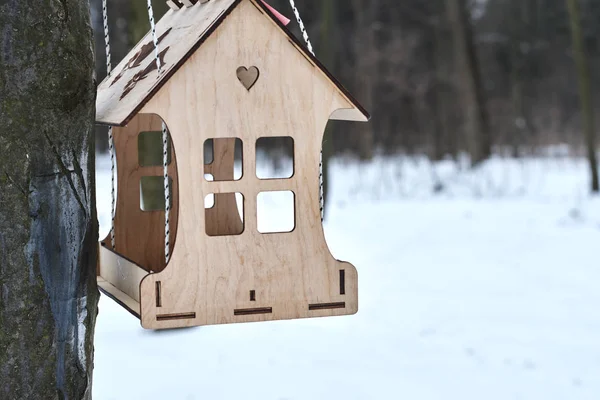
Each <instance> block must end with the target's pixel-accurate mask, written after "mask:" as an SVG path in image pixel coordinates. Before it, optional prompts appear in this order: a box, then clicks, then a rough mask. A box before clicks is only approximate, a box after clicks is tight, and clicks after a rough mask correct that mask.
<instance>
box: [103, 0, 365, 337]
mask: <svg viewBox="0 0 600 400" xmlns="http://www.w3.org/2000/svg"><path fill="white" fill-rule="evenodd" d="M169 3H170V4H169V5H170V6H171V8H172V9H171V10H169V12H168V13H167V14H166V15H165V16H164V17H163V18H162V19H161V20H160V21H159V23H158V24H157V25H156V30H157V37H158V44H159V47H158V48H159V50H160V60H161V63H162V68H161V73H160V74H159V73H158V71H157V66H156V62H155V59H154V54H153V52H154V46H153V42H152V38H151V36H150V34H148V35H147V36H146V37H145V38H144V39H143V40H142V41H141V42H140V43H138V44H137V45H136V46H135V48H134V49H133V50H132V51H131V52H130V53H129V55H127V56H126V57H125V59H124V60H123V61H122V62H121V63H120V64H119V65H118V66H117V67H116V68H115V69H114V70H113V72H112V74H111V75H110V76H109V77H107V79H105V80H104V81H103V82H102V84H101V85H100V86H99V88H98V97H97V114H96V120H97V123H99V124H105V125H111V126H113V127H114V128H113V135H114V150H115V153H116V164H117V182H118V191H117V201H116V209H115V215H114V235H115V247H114V248H113V247H112V244H111V238H110V235H109V237H107V238H106V239H105V240H103V241H102V242H101V243H100V261H99V265H98V284H99V287H100V289H101V290H102V292H103V293H105V294H106V295H108V296H109V297H111V298H112V299H114V300H115V301H117V302H118V303H119V304H121V305H122V306H123V307H125V308H126V309H127V310H129V311H130V312H131V313H132V314H134V315H135V316H136V317H138V318H140V320H141V324H142V326H143V327H144V328H148V329H165V328H176V327H189V326H199V325H211V324H226V323H237V322H253V321H267V320H282V319H295V318H309V317H323V316H338V315H349V314H354V313H356V312H357V311H358V278H357V272H356V269H355V268H354V266H352V265H351V264H349V263H347V262H341V261H338V260H336V259H334V258H333V256H332V255H331V254H330V252H329V250H328V248H327V245H326V242H325V237H324V233H323V227H322V224H321V216H320V207H319V190H320V187H319V154H320V150H321V145H322V139H323V133H324V131H325V126H326V124H327V122H328V120H330V119H335V120H350V121H368V120H369V115H368V113H367V112H366V111H365V110H364V108H362V107H361V106H360V104H359V103H358V102H357V101H356V100H354V99H353V97H352V96H351V95H350V94H349V93H348V92H347V91H346V90H345V89H344V88H343V87H342V86H341V85H340V84H339V83H338V82H337V81H336V80H335V78H334V77H333V76H332V75H331V74H330V73H329V72H328V71H327V70H326V69H325V68H324V67H323V65H322V64H321V63H320V62H319V61H318V60H317V59H316V58H315V57H314V56H313V55H312V54H311V53H310V52H309V51H308V50H307V49H306V48H305V46H304V45H303V44H301V43H300V42H299V41H298V40H297V39H296V38H295V37H294V36H293V35H292V34H291V33H290V32H289V31H288V29H287V28H286V27H285V26H284V24H283V23H282V20H281V19H280V18H278V16H277V15H276V14H275V13H274V12H273V10H272V9H270V8H269V7H268V6H267V5H266V4H264V3H263V2H262V1H260V0H211V1H200V2H198V1H187V0H186V1H176V0H171V1H169ZM163 122H164V123H165V124H166V126H167V127H168V131H169V135H170V140H171V143H170V144H171V145H170V149H171V150H170V163H169V165H168V173H169V177H170V178H171V182H172V184H171V190H172V209H171V214H170V215H171V228H170V253H171V257H170V260H169V261H168V264H167V263H166V261H165V249H164V236H165V225H164V219H165V211H164V207H163V210H160V209H158V210H157V209H151V210H143V205H141V204H140V190H143V183H144V180H152V179H159V180H162V179H163V178H162V175H163V166H162V163H154V164H153V163H152V160H147V159H144V160H142V159H141V152H139V151H138V150H139V147H140V145H141V143H142V142H143V141H142V140H141V139H142V137H143V136H144V135H148V132H157V131H158V132H160V131H161V127H162V124H163ZM265 137H267V138H273V137H287V138H291V140H293V149H294V173H293V175H292V176H291V177H290V178H288V179H259V178H258V176H257V173H256V159H255V157H256V143H257V141H258V140H259V139H261V138H265ZM207 141H208V143H212V145H213V146H212V147H213V148H212V153H213V157H212V160H210V159H207V156H206V155H205V151H204V149H205V144H206V143H207ZM236 142H238V143H240V142H241V150H242V154H243V161H242V163H241V170H242V177H241V178H240V179H238V180H234V150H235V143H236ZM160 157H162V152H161V154H160ZM209 174H210V175H212V178H211V179H207V176H209ZM141 187H142V189H141ZM265 192H288V193H289V192H291V193H293V202H294V216H295V226H294V228H293V230H291V231H290V232H285V233H269V234H264V233H261V232H259V230H258V227H257V198H258V196H260V194H261V193H265ZM236 194H237V195H238V198H240V197H241V198H243V201H242V202H241V207H240V204H238V202H236ZM240 195H241V196H240ZM207 196H213V197H214V205H213V206H212V207H210V208H207V206H206V204H205V199H206V198H207Z"/></svg>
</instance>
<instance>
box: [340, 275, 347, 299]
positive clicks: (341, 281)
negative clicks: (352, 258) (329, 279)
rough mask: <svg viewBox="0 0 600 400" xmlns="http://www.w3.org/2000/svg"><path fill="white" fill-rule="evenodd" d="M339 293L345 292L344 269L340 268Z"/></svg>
mask: <svg viewBox="0 0 600 400" xmlns="http://www.w3.org/2000/svg"><path fill="white" fill-rule="evenodd" d="M340 294H346V270H345V269H340Z"/></svg>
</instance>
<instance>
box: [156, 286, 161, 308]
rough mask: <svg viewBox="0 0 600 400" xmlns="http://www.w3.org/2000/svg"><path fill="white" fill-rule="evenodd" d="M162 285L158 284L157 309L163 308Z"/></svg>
mask: <svg viewBox="0 0 600 400" xmlns="http://www.w3.org/2000/svg"><path fill="white" fill-rule="evenodd" d="M160 286H161V283H160V281H158V282H156V307H162V293H161V287H160Z"/></svg>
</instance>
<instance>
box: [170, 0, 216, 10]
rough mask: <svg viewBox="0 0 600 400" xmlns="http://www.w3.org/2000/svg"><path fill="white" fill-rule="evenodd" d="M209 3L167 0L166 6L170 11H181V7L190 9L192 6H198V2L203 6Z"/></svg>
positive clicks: (205, 1) (207, 0) (197, 0)
mask: <svg viewBox="0 0 600 400" xmlns="http://www.w3.org/2000/svg"><path fill="white" fill-rule="evenodd" d="M209 1H210V0H167V5H168V6H169V8H171V10H174V11H178V10H181V9H182V8H183V7H185V8H190V7H192V6H195V5H196V4H198V2H199V3H200V4H204V3H208V2H209Z"/></svg>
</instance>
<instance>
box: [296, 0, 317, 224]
mask: <svg viewBox="0 0 600 400" xmlns="http://www.w3.org/2000/svg"><path fill="white" fill-rule="evenodd" d="M289 1H290V6H291V7H292V10H293V11H294V15H295V16H296V21H298V26H299V27H300V32H302V37H303V38H304V41H305V42H306V47H307V48H308V51H310V53H311V54H312V55H313V56H314V55H315V52H314V50H313V47H312V44H311V43H310V39H309V37H308V32H307V31H306V27H305V26H304V22H303V21H302V17H301V16H300V11H298V7H296V3H294V0H289ZM319 211H320V213H321V222H323V220H324V217H325V196H324V190H323V149H322V148H321V153H320V155H319Z"/></svg>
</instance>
